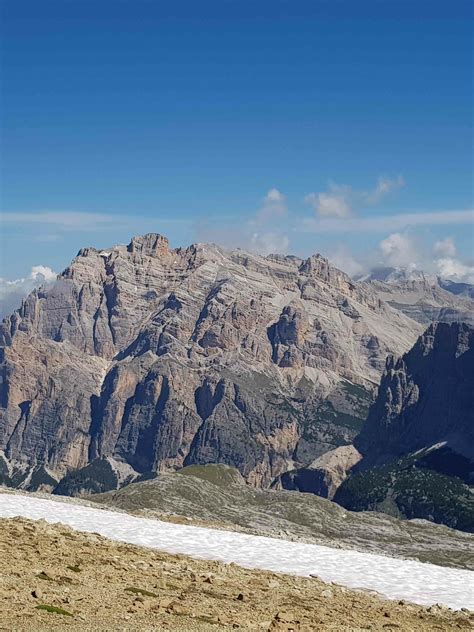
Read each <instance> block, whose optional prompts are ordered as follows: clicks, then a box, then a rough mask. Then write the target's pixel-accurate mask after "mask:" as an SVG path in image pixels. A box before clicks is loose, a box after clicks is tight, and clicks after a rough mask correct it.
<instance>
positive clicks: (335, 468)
mask: <svg viewBox="0 0 474 632" xmlns="http://www.w3.org/2000/svg"><path fill="white" fill-rule="evenodd" d="M361 458H362V455H361V454H360V452H359V451H358V450H357V449H356V448H355V447H354V446H353V445H346V446H341V447H340V448H336V449H335V450H331V451H330V452H326V454H323V456H320V457H319V458H318V459H315V460H314V461H313V462H312V463H310V464H309V465H307V466H306V467H301V468H298V469H296V470H290V471H289V472H284V473H283V474H281V475H280V476H279V477H278V478H277V480H276V481H275V482H274V485H273V487H275V488H276V489H288V490H295V491H299V492H307V493H311V494H316V495H317V496H322V497H323V498H329V499H332V498H333V497H334V494H335V493H336V491H337V490H338V488H339V487H340V486H341V484H342V483H343V482H344V481H345V480H346V478H347V475H348V473H349V471H350V470H351V469H352V468H353V467H354V466H355V465H356V464H357V463H358V462H359V461H360V459H361Z"/></svg>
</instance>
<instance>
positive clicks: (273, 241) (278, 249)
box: [249, 231, 290, 255]
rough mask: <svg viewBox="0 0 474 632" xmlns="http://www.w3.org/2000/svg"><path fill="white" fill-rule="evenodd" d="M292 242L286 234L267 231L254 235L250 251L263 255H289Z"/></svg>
mask: <svg viewBox="0 0 474 632" xmlns="http://www.w3.org/2000/svg"><path fill="white" fill-rule="evenodd" d="M289 245H290V240H289V239H288V237H287V236H286V235H285V234H284V233H280V232H271V231H267V232H264V233H254V234H253V235H252V238H251V240H250V247H249V250H251V251H252V252H256V253H259V254H263V255H268V254H282V255H284V254H287V253H288V247H289Z"/></svg>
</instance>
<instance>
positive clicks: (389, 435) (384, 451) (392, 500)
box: [334, 323, 474, 532]
mask: <svg viewBox="0 0 474 632" xmlns="http://www.w3.org/2000/svg"><path fill="white" fill-rule="evenodd" d="M354 443H355V446H356V447H357V449H358V450H359V451H360V452H361V453H362V455H363V458H362V459H361V460H360V461H359V463H358V464H357V465H355V467H354V468H353V471H352V472H351V473H350V475H349V477H348V478H347V479H346V480H345V481H343V482H342V484H341V486H340V487H339V488H338V490H337V491H336V494H335V496H334V500H335V501H336V502H338V503H340V504H341V505H343V506H344V507H346V508H348V509H351V510H355V511H362V510H377V511H382V512H384V513H389V514H391V515H395V516H397V517H402V518H424V519H427V520H432V521H434V522H439V523H442V524H446V525H448V526H450V527H453V528H456V529H461V530H464V531H469V532H474V498H473V494H472V486H473V484H474V328H472V327H470V326H469V325H467V324H465V323H452V324H447V323H435V324H432V325H431V326H430V327H429V328H428V329H427V330H426V332H425V333H424V334H423V335H422V336H421V337H420V338H419V339H418V341H417V343H416V344H415V346H414V347H413V349H411V350H410V351H409V352H408V353H406V354H405V355H404V356H403V357H402V358H399V359H394V358H389V359H388V360H387V368H386V371H385V373H384V375H383V377H382V380H381V383H380V387H379V391H378V396H377V399H376V401H375V403H374V404H373V406H372V407H371V409H370V412H369V415H368V418H367V421H366V423H365V424H364V426H363V429H362V431H361V433H360V434H359V436H358V437H356V439H355V442H354Z"/></svg>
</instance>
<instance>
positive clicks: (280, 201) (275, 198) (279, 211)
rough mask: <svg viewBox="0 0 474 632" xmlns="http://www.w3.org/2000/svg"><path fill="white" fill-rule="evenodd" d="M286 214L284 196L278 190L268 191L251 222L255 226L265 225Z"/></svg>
mask: <svg viewBox="0 0 474 632" xmlns="http://www.w3.org/2000/svg"><path fill="white" fill-rule="evenodd" d="M287 212H288V208H287V206H286V199H285V196H284V195H283V194H282V193H280V191H279V190H278V189H270V190H269V191H268V193H267V194H266V196H265V197H264V198H263V204H262V206H261V208H260V209H259V210H258V211H257V214H256V215H255V218H254V220H252V221H254V222H255V223H256V224H265V223H267V222H268V221H270V220H274V219H278V218H282V217H285V216H286V214H287Z"/></svg>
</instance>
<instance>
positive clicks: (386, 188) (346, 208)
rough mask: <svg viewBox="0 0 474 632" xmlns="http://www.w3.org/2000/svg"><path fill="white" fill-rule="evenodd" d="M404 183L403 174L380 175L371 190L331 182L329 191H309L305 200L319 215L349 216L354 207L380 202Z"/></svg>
mask: <svg viewBox="0 0 474 632" xmlns="http://www.w3.org/2000/svg"><path fill="white" fill-rule="evenodd" d="M404 184H405V180H404V179H403V177H402V176H397V177H396V178H389V177H388V176H380V177H379V179H378V180H377V183H376V185H375V186H374V188H373V189H371V190H370V191H356V190H354V189H353V188H352V187H351V186H349V185H347V184H343V185H341V184H335V183H334V182H330V183H329V187H328V190H327V191H322V192H320V193H314V192H313V193H308V195H307V196H306V197H305V198H304V201H305V202H306V203H307V204H309V205H310V206H312V207H313V209H314V211H315V213H316V215H318V216H319V217H336V218H347V217H349V216H350V215H352V213H353V210H354V208H356V207H358V206H361V205H369V206H371V205H374V204H378V203H379V202H380V201H381V200H382V199H383V198H384V197H385V196H386V195H388V194H389V193H391V192H392V191H395V190H396V189H400V188H401V187H402V186H404Z"/></svg>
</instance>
